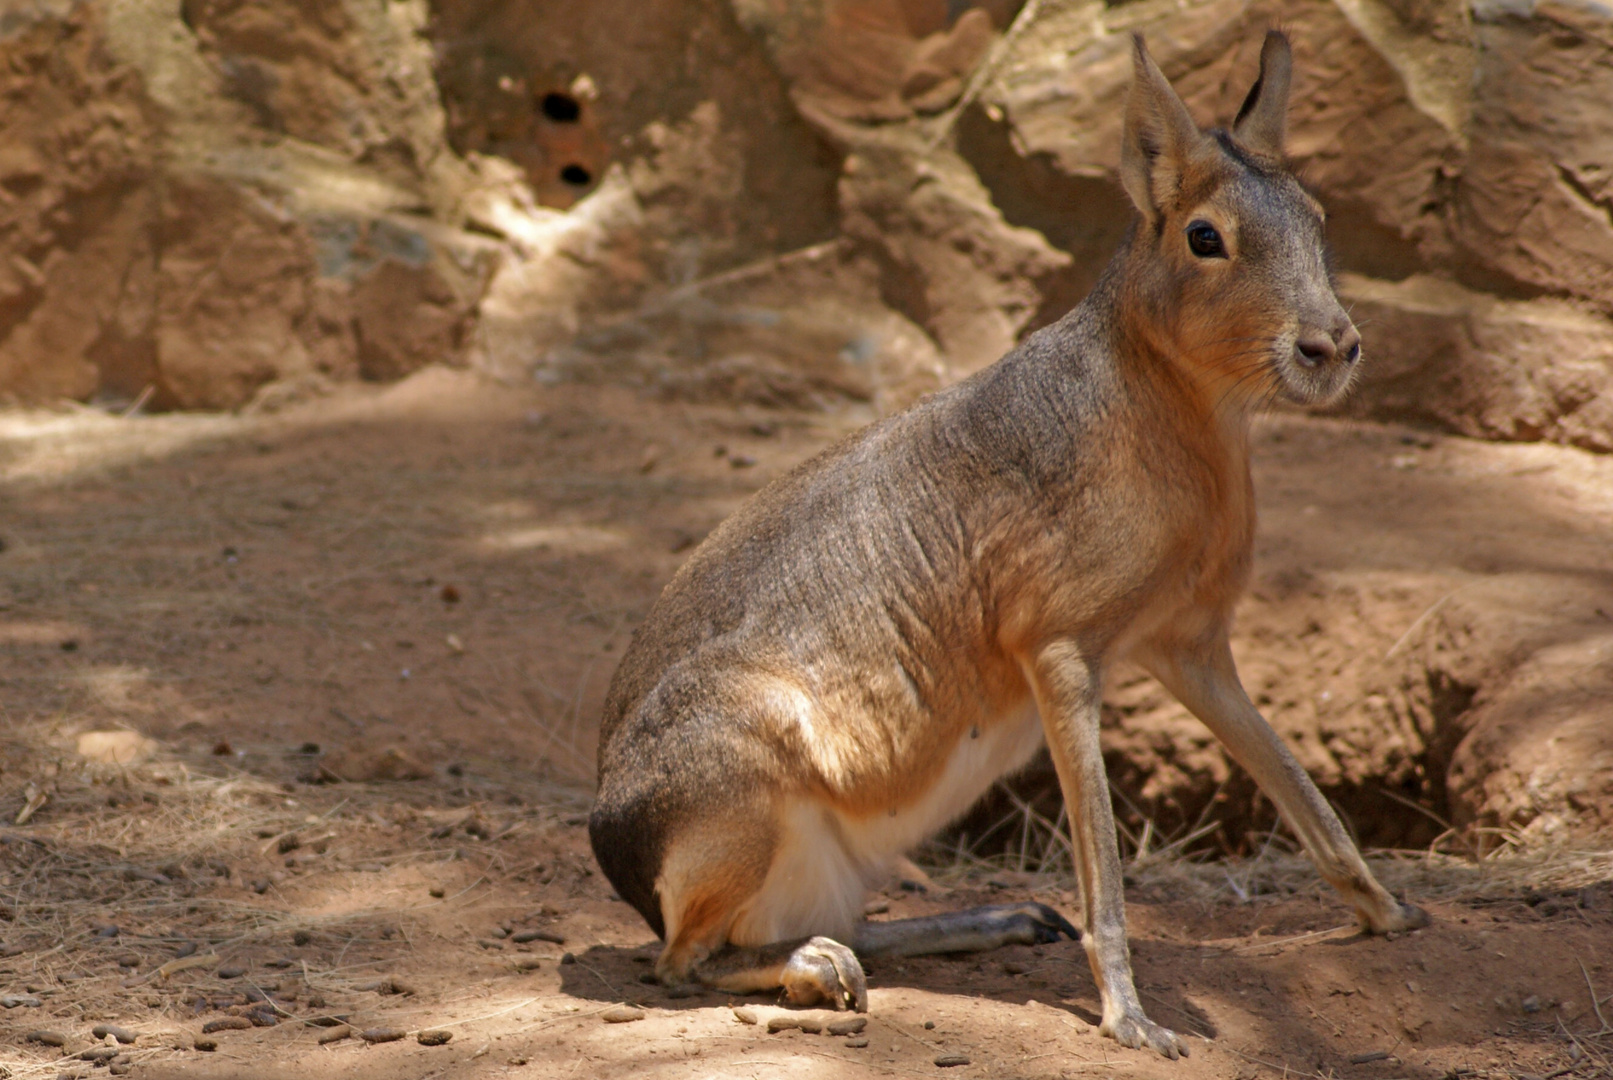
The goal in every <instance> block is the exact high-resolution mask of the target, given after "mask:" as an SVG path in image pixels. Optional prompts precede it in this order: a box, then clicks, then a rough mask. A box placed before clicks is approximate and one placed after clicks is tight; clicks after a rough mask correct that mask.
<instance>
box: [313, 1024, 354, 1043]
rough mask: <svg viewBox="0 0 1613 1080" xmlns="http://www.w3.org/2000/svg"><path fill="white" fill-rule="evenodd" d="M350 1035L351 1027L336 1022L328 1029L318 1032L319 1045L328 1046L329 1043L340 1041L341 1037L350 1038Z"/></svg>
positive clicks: (351, 1033) (351, 1032)
mask: <svg viewBox="0 0 1613 1080" xmlns="http://www.w3.org/2000/svg"><path fill="white" fill-rule="evenodd" d="M352 1035H353V1029H352V1028H350V1027H348V1026H347V1025H346V1024H338V1025H336V1026H335V1027H333V1028H331V1029H330V1030H329V1031H322V1032H320V1033H319V1045H320V1046H329V1045H330V1044H331V1043H337V1042H341V1041H342V1040H343V1039H348V1038H352Z"/></svg>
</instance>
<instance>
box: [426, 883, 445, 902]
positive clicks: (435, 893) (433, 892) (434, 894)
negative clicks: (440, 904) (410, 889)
mask: <svg viewBox="0 0 1613 1080" xmlns="http://www.w3.org/2000/svg"><path fill="white" fill-rule="evenodd" d="M427 892H428V893H429V895H430V896H431V898H432V899H433V900H441V899H442V898H443V897H444V896H446V895H447V890H446V889H444V888H443V887H442V886H441V885H433V886H432V887H431V888H430V889H428V890H427Z"/></svg>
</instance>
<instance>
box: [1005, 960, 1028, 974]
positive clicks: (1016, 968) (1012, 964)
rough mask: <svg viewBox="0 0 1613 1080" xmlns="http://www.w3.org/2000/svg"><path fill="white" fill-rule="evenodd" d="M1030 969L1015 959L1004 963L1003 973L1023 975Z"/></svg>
mask: <svg viewBox="0 0 1613 1080" xmlns="http://www.w3.org/2000/svg"><path fill="white" fill-rule="evenodd" d="M1029 970H1030V968H1028V967H1026V966H1025V965H1024V964H1021V963H1018V962H1017V961H1014V960H1010V961H1008V963H1006V964H1004V965H1003V973H1004V974H1006V975H1023V974H1025V972H1027V971H1029Z"/></svg>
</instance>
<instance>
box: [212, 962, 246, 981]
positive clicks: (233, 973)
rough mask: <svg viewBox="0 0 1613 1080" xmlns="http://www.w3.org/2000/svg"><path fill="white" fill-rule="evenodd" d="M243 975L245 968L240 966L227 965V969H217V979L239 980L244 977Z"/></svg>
mask: <svg viewBox="0 0 1613 1080" xmlns="http://www.w3.org/2000/svg"><path fill="white" fill-rule="evenodd" d="M245 974H246V968H244V967H240V966H238V965H235V964H231V965H229V966H227V967H221V968H219V969H218V977H219V978H221V979H239V978H240V977H241V976H242V975H245Z"/></svg>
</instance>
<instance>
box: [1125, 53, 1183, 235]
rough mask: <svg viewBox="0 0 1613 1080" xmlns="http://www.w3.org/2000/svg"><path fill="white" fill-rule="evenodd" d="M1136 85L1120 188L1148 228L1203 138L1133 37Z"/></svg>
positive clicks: (1128, 107) (1171, 196)
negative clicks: (1128, 196) (1146, 222)
mask: <svg viewBox="0 0 1613 1080" xmlns="http://www.w3.org/2000/svg"><path fill="white" fill-rule="evenodd" d="M1132 43H1133V46H1134V48H1133V51H1132V70H1133V75H1132V83H1131V93H1130V95H1128V96H1127V98H1126V123H1125V133H1124V134H1123V135H1122V137H1121V142H1120V182H1121V183H1122V184H1124V185H1125V188H1126V194H1128V195H1130V196H1131V201H1132V202H1134V203H1136V204H1137V209H1138V210H1140V211H1142V215H1143V218H1144V219H1145V220H1147V221H1149V222H1152V221H1154V219H1155V218H1156V217H1157V216H1158V215H1159V213H1160V211H1161V210H1163V209H1164V208H1165V207H1166V206H1168V205H1170V203H1171V202H1172V201H1173V200H1174V199H1175V198H1176V193H1177V190H1178V189H1179V188H1180V187H1181V182H1182V173H1183V171H1184V170H1185V169H1186V167H1187V161H1188V157H1189V155H1190V154H1191V153H1192V151H1193V148H1194V147H1195V146H1196V145H1197V144H1198V142H1199V140H1200V139H1201V138H1202V136H1201V135H1200V133H1199V128H1198V125H1197V124H1195V123H1194V122H1193V117H1192V116H1190V115H1189V114H1188V111H1187V106H1186V105H1183V104H1182V99H1181V98H1179V97H1177V96H1176V91H1175V90H1173V89H1171V84H1170V83H1169V82H1168V81H1167V80H1166V78H1165V74H1164V72H1162V71H1160V70H1159V65H1158V64H1156V63H1154V58H1153V57H1151V56H1149V55H1148V46H1146V45H1145V44H1143V36H1142V35H1141V34H1134V35H1132Z"/></svg>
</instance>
